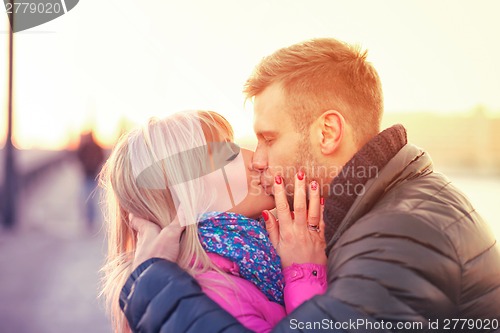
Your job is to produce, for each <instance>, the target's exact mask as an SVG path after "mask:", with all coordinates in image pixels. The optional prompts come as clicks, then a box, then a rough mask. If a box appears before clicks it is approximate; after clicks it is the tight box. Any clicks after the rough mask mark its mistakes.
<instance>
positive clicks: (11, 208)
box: [3, 0, 17, 229]
mask: <svg viewBox="0 0 500 333" xmlns="http://www.w3.org/2000/svg"><path fill="white" fill-rule="evenodd" d="M9 2H10V3H11V4H13V2H14V1H13V0H10V1H9ZM11 8H13V7H11ZM8 15H9V21H10V24H11V25H10V31H9V57H8V59H9V83H8V88H7V89H8V109H7V112H8V116H7V138H6V141H5V177H4V182H3V184H4V193H3V205H4V206H3V223H4V225H5V227H6V228H8V229H11V228H12V227H14V224H15V221H16V201H17V200H16V198H17V172H16V166H15V149H14V145H13V143H12V136H13V129H12V118H13V110H12V103H13V102H12V99H13V92H12V87H13V84H12V80H13V65H14V57H13V49H14V11H13V10H12V11H11V12H10V13H9V14H8Z"/></svg>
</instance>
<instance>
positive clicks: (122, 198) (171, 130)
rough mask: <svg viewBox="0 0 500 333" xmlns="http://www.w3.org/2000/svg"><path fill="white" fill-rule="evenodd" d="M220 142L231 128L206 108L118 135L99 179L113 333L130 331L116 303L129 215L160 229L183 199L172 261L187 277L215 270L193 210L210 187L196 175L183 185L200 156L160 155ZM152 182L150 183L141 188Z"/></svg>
mask: <svg viewBox="0 0 500 333" xmlns="http://www.w3.org/2000/svg"><path fill="white" fill-rule="evenodd" d="M223 141H233V130H232V128H231V125H230V124H229V123H228V122H227V120H226V119H225V118H224V117H222V116H221V115H219V114H218V113H215V112H212V111H189V112H180V113H177V114H174V115H172V116H170V117H168V118H165V119H163V120H158V119H151V120H150V121H149V123H148V124H147V126H145V127H144V128H142V129H136V130H133V131H132V132H130V133H128V134H126V135H124V136H123V137H122V138H121V139H120V140H119V142H118V143H117V144H116V146H115V147H114V149H113V151H112V153H111V155H110V157H109V159H108V160H107V162H106V163H105V165H104V167H103V169H102V171H101V174H100V177H99V180H100V186H101V187H102V188H103V189H104V191H103V194H104V202H105V205H104V208H105V220H106V226H107V241H108V254H107V258H106V262H105V265H104V267H103V268H102V272H103V275H104V276H103V286H102V291H101V295H102V296H103V297H104V299H105V301H106V305H107V309H108V311H109V313H110V316H111V319H112V324H113V327H114V330H115V332H130V328H129V327H128V323H127V321H126V320H125V318H124V315H123V313H122V311H121V310H120V307H119V295H120V291H121V288H122V287H123V285H124V284H125V281H126V279H127V277H128V276H129V275H130V273H131V264H132V260H133V258H134V253H135V249H136V245H137V244H136V232H135V231H134V230H133V229H132V228H131V226H130V223H129V220H128V215H129V213H132V214H134V215H136V216H139V217H142V218H145V219H147V220H149V221H152V222H154V223H156V224H157V225H159V226H160V227H162V228H163V227H165V226H167V225H169V224H170V223H171V222H172V221H173V220H174V219H175V217H176V215H177V209H176V205H175V203H176V202H181V203H189V204H188V205H183V207H182V210H183V215H184V218H185V219H186V221H187V223H186V224H188V225H187V227H186V230H185V233H184V235H183V237H182V240H181V244H180V254H179V258H178V260H177V263H178V264H179V266H181V267H182V268H184V269H185V270H186V271H188V273H190V274H192V275H193V276H195V275H196V274H199V273H202V272H205V271H207V270H209V269H215V270H216V271H219V270H218V269H217V268H216V267H214V265H213V264H212V262H211V261H210V260H209V258H208V256H207V255H206V253H205V251H204V250H203V248H202V246H201V243H200V241H199V238H198V230H197V225H196V218H197V216H198V214H199V213H203V212H205V211H206V210H207V209H208V207H209V205H210V203H211V202H212V201H213V200H214V198H213V193H212V192H213V191H211V190H210V188H207V186H204V184H203V182H201V181H196V179H195V180H193V181H190V182H188V184H187V183H185V180H186V179H187V178H186V177H188V176H189V175H188V174H186V172H187V173H189V171H186V170H188V169H190V166H191V165H196V164H199V163H202V162H203V161H202V160H201V156H200V155H196V153H195V154H189V155H188V156H189V157H188V158H190V160H189V161H186V160H183V161H182V162H185V163H186V165H179V163H175V161H174V162H172V160H168V159H165V157H167V156H172V155H174V154H176V153H177V154H178V153H180V152H183V151H186V150H189V149H191V148H194V147H202V146H204V145H206V144H207V142H223ZM187 163H189V164H187ZM148 166H154V170H156V172H149V171H148V172H141V171H144V170H146V169H147V167H148ZM148 170H150V169H148ZM154 170H153V171H154ZM139 174H140V175H141V177H142V176H144V177H145V178H146V179H145V178H144V177H142V178H141V179H142V181H143V182H144V183H143V184H141V183H140V182H139V181H138V180H139V178H140V177H138V176H139ZM148 178H149V179H148ZM183 182H184V184H186V185H184V184H182V185H181V186H176V187H175V190H173V188H172V186H170V185H171V184H181V183H183ZM153 183H154V184H155V185H156V186H147V185H148V184H153ZM174 192H175V193H174ZM177 208H178V207H177Z"/></svg>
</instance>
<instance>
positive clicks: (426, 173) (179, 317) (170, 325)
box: [120, 144, 500, 333]
mask: <svg viewBox="0 0 500 333" xmlns="http://www.w3.org/2000/svg"><path fill="white" fill-rule="evenodd" d="M364 189H365V192H364V194H363V195H360V196H358V197H357V199H356V200H355V201H354V203H353V204H352V205H351V207H350V209H349V211H348V212H347V214H346V215H345V217H344V219H343V220H342V222H341V223H340V226H339V227H338V228H337V229H336V233H335V234H334V236H333V237H332V240H331V241H330V243H329V244H328V247H327V248H328V291H327V292H326V294H324V295H320V296H316V297H314V298H313V299H311V300H309V301H307V302H305V303H304V304H303V305H301V306H300V307H298V308H297V309H296V310H295V311H294V312H293V313H292V314H290V315H289V316H288V317H287V318H285V319H283V320H282V321H281V322H280V323H279V324H278V325H277V326H276V327H275V329H274V331H273V332H306V331H312V330H309V328H311V327H312V326H311V325H312V323H314V322H318V323H321V324H322V325H326V326H323V328H328V329H327V330H326V331H331V332H345V331H352V332H363V331H366V332H370V331H374V330H375V329H374V328H376V327H383V328H386V329H391V330H393V331H396V330H397V327H398V326H397V325H401V324H400V322H406V324H407V325H410V324H413V325H419V324H418V323H422V325H423V327H424V329H425V328H426V327H427V325H428V324H429V322H431V323H433V325H434V328H436V326H435V323H438V325H439V327H438V329H437V330H431V331H433V332H438V331H447V332H457V331H460V328H461V326H462V325H463V320H462V321H461V322H458V323H459V324H458V325H459V326H458V327H457V326H456V323H457V321H451V320H452V319H481V320H482V321H481V323H482V326H483V327H485V326H486V325H485V324H487V323H488V320H489V321H490V322H489V327H490V329H487V330H479V329H474V330H472V331H477V332H481V331H493V330H492V329H491V328H492V327H494V323H495V320H500V247H499V245H498V244H497V242H496V240H495V237H494V236H493V234H492V232H491V231H490V230H489V227H488V225H487V224H486V222H485V221H483V219H482V218H481V217H480V216H479V215H478V213H477V212H476V211H475V210H474V208H473V207H472V206H471V204H470V203H469V201H468V199H467V198H466V197H465V196H464V195H463V194H462V193H461V192H460V191H459V190H457V189H456V188H455V187H454V186H453V185H452V184H451V183H450V181H449V180H448V179H446V177H444V176H443V175H441V174H438V173H436V172H433V170H432V161H431V159H430V157H429V156H428V155H427V154H426V153H425V152H423V151H422V150H420V149H419V148H417V147H415V146H413V145H409V144H408V145H405V146H404V147H403V148H402V149H401V150H399V152H398V153H397V154H396V155H395V156H394V157H393V158H392V159H390V160H389V161H388V163H387V164H386V165H385V167H384V168H383V169H381V170H380V172H379V173H378V175H377V177H374V178H372V179H370V180H369V181H368V182H367V183H366V184H365V187H364ZM332 202H333V201H332V200H327V201H326V205H329V204H332ZM326 223H329V222H328V221H326ZM120 305H121V307H122V309H123V310H124V313H125V315H126V317H127V319H128V321H129V323H130V325H131V327H132V330H133V331H134V332H148V333H149V332H151V333H153V332H176V333H177V332H193V333H195V332H196V333H198V332H244V331H246V330H245V328H243V327H242V326H241V325H240V324H238V322H237V321H236V320H235V319H234V318H233V317H232V316H231V315H229V314H228V313H227V312H225V311H224V310H222V309H221V308H220V307H219V306H218V305H217V304H215V303H214V302H213V301H211V300H210V299H209V298H208V297H207V296H205V295H204V294H203V293H202V292H201V289H200V287H199V285H198V284H197V283H196V281H195V280H194V279H193V278H192V277H190V276H189V275H188V274H187V273H185V272H183V271H182V270H181V269H180V268H179V267H178V266H177V265H176V264H174V263H171V262H167V261H165V260H160V259H151V260H148V261H147V262H145V263H143V264H142V265H141V266H140V267H139V268H138V269H137V270H136V271H135V272H134V273H133V274H132V275H131V277H130V278H129V279H128V281H127V283H126V285H125V287H124V288H123V290H122V294H121V300H120ZM353 322H356V323H359V324H360V326H353V325H352V324H353ZM447 322H449V324H450V325H449V328H450V329H448V330H445V327H444V325H446V323H447ZM476 322H478V321H476ZM301 323H302V324H301ZM307 323H309V326H307ZM335 323H337V324H336V325H335ZM377 323H378V324H379V326H374V324H377ZM381 323H384V326H380V324H381ZM398 323H399V324H398ZM454 323H455V329H452V328H453V324H454ZM478 323H479V322H478ZM370 324H371V325H372V326H370ZM298 327H303V329H294V328H298ZM335 327H337V328H338V329H335ZM339 327H342V328H339ZM407 327H408V326H407ZM316 328H317V327H316ZM401 331H404V330H401ZM407 331H411V330H407ZM413 331H424V330H420V329H419V327H418V326H415V327H414V330H413Z"/></svg>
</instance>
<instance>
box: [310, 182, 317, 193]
mask: <svg viewBox="0 0 500 333" xmlns="http://www.w3.org/2000/svg"><path fill="white" fill-rule="evenodd" d="M317 189H318V182H317V181H315V180H313V181H312V182H311V190H313V191H316V190H317Z"/></svg>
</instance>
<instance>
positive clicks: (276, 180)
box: [274, 176, 283, 185]
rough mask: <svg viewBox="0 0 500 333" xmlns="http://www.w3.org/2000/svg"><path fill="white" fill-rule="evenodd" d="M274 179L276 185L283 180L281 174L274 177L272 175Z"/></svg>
mask: <svg viewBox="0 0 500 333" xmlns="http://www.w3.org/2000/svg"><path fill="white" fill-rule="evenodd" d="M274 181H275V182H276V184H278V185H280V184H281V183H282V182H283V180H282V179H281V176H276V177H274Z"/></svg>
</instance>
